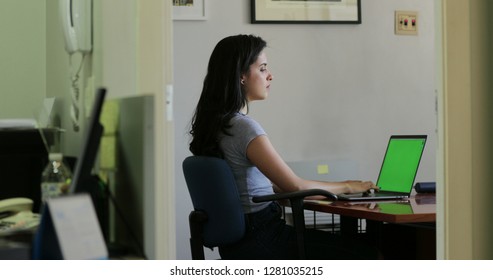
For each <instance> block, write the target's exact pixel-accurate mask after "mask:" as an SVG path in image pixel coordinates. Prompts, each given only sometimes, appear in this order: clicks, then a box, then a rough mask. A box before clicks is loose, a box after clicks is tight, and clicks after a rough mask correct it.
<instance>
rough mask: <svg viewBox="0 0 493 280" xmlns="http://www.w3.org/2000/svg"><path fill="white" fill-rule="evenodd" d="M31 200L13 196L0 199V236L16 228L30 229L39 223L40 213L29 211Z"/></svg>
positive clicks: (16, 229)
mask: <svg viewBox="0 0 493 280" xmlns="http://www.w3.org/2000/svg"><path fill="white" fill-rule="evenodd" d="M32 207H33V201H32V200H30V199H29V198H24V197H15V198H8V199H4V200H0V236H1V235H2V234H9V233H11V232H14V231H18V230H31V229H35V228H36V227H37V226H38V225H39V221H40V215H39V214H35V213H33V212H31V210H32Z"/></svg>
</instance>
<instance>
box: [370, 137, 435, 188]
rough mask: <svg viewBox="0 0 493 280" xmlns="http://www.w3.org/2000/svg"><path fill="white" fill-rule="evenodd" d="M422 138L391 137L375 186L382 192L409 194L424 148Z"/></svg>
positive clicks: (424, 140)
mask: <svg viewBox="0 0 493 280" xmlns="http://www.w3.org/2000/svg"><path fill="white" fill-rule="evenodd" d="M425 142H426V139H424V138H420V137H417V138H409V137H403V138H400V137H391V139H390V141H389V145H388V147H387V152H386V154H385V158H384V161H383V163H382V168H381V170H380V175H379V176H378V181H377V184H376V185H377V186H379V187H380V190H382V191H393V192H409V190H410V187H409V186H412V184H413V182H414V179H415V177H416V172H417V169H418V166H419V161H420V160H421V155H422V153H423V149H424V146H425Z"/></svg>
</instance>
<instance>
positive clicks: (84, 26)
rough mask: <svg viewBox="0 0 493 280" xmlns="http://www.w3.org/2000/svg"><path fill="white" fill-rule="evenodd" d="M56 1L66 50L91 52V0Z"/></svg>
mask: <svg viewBox="0 0 493 280" xmlns="http://www.w3.org/2000/svg"><path fill="white" fill-rule="evenodd" d="M58 3H59V12H60V20H61V24H62V30H63V35H64V39H65V49H66V50H67V52H68V53H69V54H72V53H75V52H82V53H89V52H91V50H92V1H91V0H58Z"/></svg>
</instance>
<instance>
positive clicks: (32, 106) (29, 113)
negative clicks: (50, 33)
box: [0, 0, 47, 118]
mask: <svg viewBox="0 0 493 280" xmlns="http://www.w3.org/2000/svg"><path fill="white" fill-rule="evenodd" d="M0 34H2V43H1V44H0V98H1V100H2V101H1V102H0V118H33V117H34V116H36V115H37V114H38V113H39V112H40V109H41V106H42V102H43V98H44V97H45V96H46V66H47V65H46V3H45V2H44V1H31V0H17V1H2V2H1V3H0Z"/></svg>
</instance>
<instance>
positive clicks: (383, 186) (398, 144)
mask: <svg viewBox="0 0 493 280" xmlns="http://www.w3.org/2000/svg"><path fill="white" fill-rule="evenodd" d="M426 139H427V136H426V135H392V136H391V137H390V140H389V143H388V145H387V150H386V152H385V156H384V158H383V162H382V167H381V168H380V174H379V175H378V180H377V183H376V185H377V186H378V187H380V190H379V191H377V192H372V193H357V194H340V195H337V198H338V199H339V200H380V199H403V198H408V197H409V196H410V195H411V191H412V188H413V184H414V179H415V178H416V173H417V172H418V167H419V163H420V161H421V156H422V155H423V150H424V148H425V144H426Z"/></svg>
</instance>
